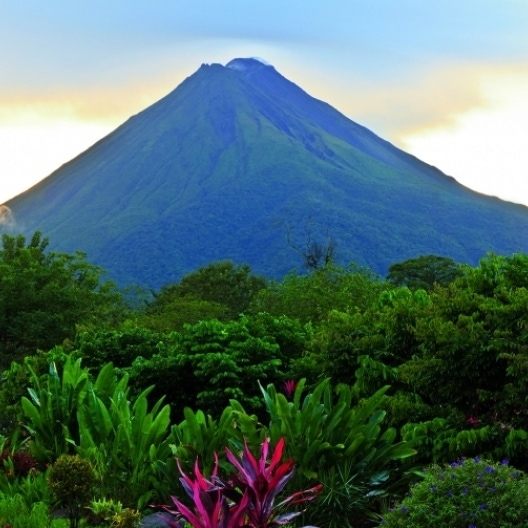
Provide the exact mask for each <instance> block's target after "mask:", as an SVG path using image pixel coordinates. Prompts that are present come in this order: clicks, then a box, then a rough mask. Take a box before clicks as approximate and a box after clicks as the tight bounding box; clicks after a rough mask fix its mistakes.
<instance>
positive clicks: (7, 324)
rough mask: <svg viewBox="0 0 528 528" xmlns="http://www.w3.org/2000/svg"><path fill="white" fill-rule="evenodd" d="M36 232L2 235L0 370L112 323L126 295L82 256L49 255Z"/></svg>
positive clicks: (52, 253) (45, 243)
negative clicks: (80, 328)
mask: <svg viewBox="0 0 528 528" xmlns="http://www.w3.org/2000/svg"><path fill="white" fill-rule="evenodd" d="M47 247H48V239H47V238H43V237H42V235H41V233H40V232H39V231H36V232H35V233H34V234H33V236H32V238H31V240H30V241H29V243H27V245H26V239H25V237H24V236H22V235H16V236H11V235H7V234H4V235H3V236H2V249H1V250H0V369H2V370H3V369H4V368H6V367H7V366H8V365H9V363H10V361H12V360H17V359H20V358H21V357H23V356H25V355H28V354H34V353H35V352H36V351H37V349H41V350H49V349H51V348H52V347H53V346H54V345H57V344H61V343H62V342H63V341H64V340H65V339H73V338H74V336H75V333H76V329H77V327H78V325H82V326H84V327H86V328H90V327H93V326H95V325H100V324H103V323H105V324H108V322H109V321H110V322H112V320H113V317H114V316H116V313H118V312H119V311H120V310H121V308H122V305H121V295H120V294H119V292H118V291H117V289H116V287H115V285H114V284H113V283H111V282H105V283H103V282H102V281H101V275H102V270H101V269H100V268H99V267H97V266H94V265H92V264H89V263H88V262H87V261H86V258H85V255H84V254H83V253H79V252H77V253H75V254H74V255H68V254H64V253H56V252H47V251H46V249H47Z"/></svg>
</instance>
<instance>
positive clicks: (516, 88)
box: [402, 71, 528, 204]
mask: <svg viewBox="0 0 528 528" xmlns="http://www.w3.org/2000/svg"><path fill="white" fill-rule="evenodd" d="M481 91H482V93H481V96H482V98H483V100H484V101H485V104H482V105H478V106H477V107H476V108H474V109H470V110H468V111H466V112H461V113H458V114H455V115H454V116H453V118H452V119H451V120H450V122H449V123H442V122H441V121H440V122H438V123H437V124H436V126H430V127H428V129H426V130H422V131H417V132H415V133H411V134H409V135H407V136H403V138H402V141H403V144H404V147H406V148H407V150H408V151H411V152H413V153H414V154H415V155H416V156H417V157H419V158H420V159H422V160H423V161H426V162H428V163H431V164H433V165H436V166H438V167H439V168H441V170H442V171H444V172H445V173H447V174H449V175H452V176H454V177H455V178H456V179H457V180H458V181H459V182H461V183H463V184H464V185H466V186H468V187H471V188H472V189H474V190H477V191H480V192H482V193H485V194H491V195H495V196H498V197H500V198H503V199H505V200H508V201H512V202H516V203H524V204H528V177H527V176H528V148H527V146H526V127H527V125H528V71H526V72H518V73H515V72H510V73H504V72H498V73H497V74H496V75H493V74H489V75H488V76H487V77H485V78H483V79H482V83H481Z"/></svg>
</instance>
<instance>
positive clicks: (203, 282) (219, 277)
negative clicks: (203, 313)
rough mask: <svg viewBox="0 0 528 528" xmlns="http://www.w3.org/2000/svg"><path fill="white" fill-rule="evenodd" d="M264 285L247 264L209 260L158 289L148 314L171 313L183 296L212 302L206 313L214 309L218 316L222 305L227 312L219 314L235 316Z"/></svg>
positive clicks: (233, 317) (229, 316)
mask: <svg viewBox="0 0 528 528" xmlns="http://www.w3.org/2000/svg"><path fill="white" fill-rule="evenodd" d="M265 285H266V280H265V279H264V278H263V277H261V276H258V275H253V274H252V273H251V268H250V267H249V265H248V264H242V265H235V264H234V263H233V262H232V261H230V260H223V261H220V262H213V263H211V264H208V265H207V266H204V267H202V268H199V269H198V270H197V271H194V272H192V273H190V274H189V275H186V276H185V277H183V278H182V279H181V281H180V282H179V283H177V284H169V285H167V286H164V287H163V288H161V290H160V292H159V293H156V294H155V299H154V301H153V302H152V303H151V305H150V306H149V309H148V313H150V314H153V313H157V314H163V313H167V312H171V311H172V308H173V306H174V305H176V306H181V302H178V301H177V300H178V299H182V298H183V299H187V300H188V301H189V300H200V301H207V302H208V303H213V304H210V305H209V309H208V313H211V312H212V311H213V312H214V311H216V313H217V317H219V316H220V315H222V313H221V312H222V311H223V310H222V309H221V307H222V306H223V307H226V308H227V314H223V315H225V316H227V318H229V319H236V318H237V317H238V316H239V315H240V314H242V313H244V312H245V311H246V310H247V309H248V307H249V304H250V302H251V300H252V299H253V297H254V296H255V295H256V294H257V292H258V291H260V290H261V289H263V288H264V287H265ZM218 312H220V313H218ZM188 322H189V323H194V322H197V321H188Z"/></svg>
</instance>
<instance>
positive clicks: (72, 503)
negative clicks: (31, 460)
mask: <svg viewBox="0 0 528 528" xmlns="http://www.w3.org/2000/svg"><path fill="white" fill-rule="evenodd" d="M48 485H49V487H50V490H51V492H52V493H53V495H54V496H55V497H56V499H57V501H58V502H59V504H60V505H61V506H63V507H65V508H66V509H67V511H68V517H69V519H70V527H71V528H77V527H78V526H79V521H80V519H81V512H82V511H83V509H84V508H85V506H87V505H88V504H89V503H90V499H91V498H92V494H93V490H94V486H95V472H94V469H93V467H92V465H91V464H90V463H89V462H88V461H86V460H83V459H82V458H81V457H79V456H78V455H61V456H60V457H59V458H58V459H57V460H56V462H55V463H54V464H53V466H52V468H51V471H50V474H49V480H48Z"/></svg>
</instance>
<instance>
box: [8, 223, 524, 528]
mask: <svg viewBox="0 0 528 528" xmlns="http://www.w3.org/2000/svg"><path fill="white" fill-rule="evenodd" d="M432 260H434V262H436V263H438V262H441V263H442V265H443V264H447V265H448V268H449V270H451V271H450V273H451V272H452V273H451V274H448V278H447V279H446V280H445V281H440V280H436V279H435V280H433V282H432V283H431V282H429V283H428V285H427V288H420V287H416V284H415V283H413V282H412V281H414V280H415V279H416V276H417V270H416V266H417V265H418V267H419V263H420V262H424V269H423V270H422V271H423V273H424V274H425V275H424V276H429V275H428V274H429V271H430V270H429V265H430V264H431V261H432ZM402 264H405V265H402V266H399V267H398V266H397V267H396V268H394V269H396V270H399V272H401V273H403V274H404V275H400V276H399V278H398V281H400V282H401V284H406V285H405V286H404V285H397V284H396V280H395V279H394V278H392V280H388V281H383V280H382V279H380V278H379V277H377V276H374V275H372V274H371V273H370V272H369V271H368V270H365V269H362V268H359V267H356V266H353V265H351V266H350V267H348V268H341V267H335V266H331V265H330V266H326V267H323V268H320V269H316V270H314V271H312V272H310V273H307V274H305V275H302V274H298V273H295V272H292V273H290V274H289V275H287V276H286V277H285V278H284V279H283V280H282V281H267V280H265V279H264V278H262V277H259V276H254V275H253V274H252V273H251V270H250V269H249V267H248V266H237V265H235V264H233V263H231V262H219V263H213V264H211V265H210V266H206V267H204V268H202V269H200V270H198V271H197V272H196V273H193V274H191V275H190V276H189V277H187V278H184V279H182V281H181V283H178V284H173V285H167V286H166V287H164V288H162V289H161V290H160V291H159V292H154V295H153V296H152V298H151V299H150V300H149V301H148V302H147V304H144V305H141V303H136V304H135V305H134V306H133V307H130V306H129V307H126V306H125V305H124V303H123V301H122V296H121V295H120V294H119V292H118V291H117V289H116V288H115V287H114V286H113V284H112V283H104V282H102V280H101V276H102V272H101V270H99V269H98V268H94V267H92V266H91V265H90V264H88V263H87V262H86V260H85V258H84V257H83V256H75V257H72V256H69V255H57V254H53V253H47V252H46V240H45V239H42V238H41V235H40V234H38V233H36V234H35V235H34V237H33V239H32V240H31V241H30V242H29V243H26V241H25V240H24V239H22V238H20V237H4V240H3V250H2V251H1V252H0V266H1V267H2V270H3V275H2V276H1V278H0V280H1V281H2V282H1V283H0V284H1V286H2V291H1V292H0V301H1V302H2V303H3V306H2V308H1V310H2V312H1V313H2V314H3V315H2V318H0V330H1V332H0V350H1V355H0V363H1V364H2V365H3V366H4V371H3V374H2V382H1V385H0V409H1V411H0V436H1V437H2V438H0V441H3V444H2V445H3V448H2V449H3V451H2V453H1V454H0V461H1V466H0V492H1V493H4V494H6V493H7V494H10V495H9V496H12V495H13V496H14V495H15V494H17V493H18V494H19V495H21V496H25V497H27V501H28V502H27V504H28V507H29V506H30V505H31V504H32V503H35V504H36V503H39V502H46V501H49V500H51V499H50V492H49V489H48V488H47V486H46V480H45V478H44V477H39V476H38V475H43V474H44V473H43V472H44V471H45V469H44V466H43V465H44V464H50V465H51V464H53V463H55V461H56V460H58V458H59V457H60V456H62V455H68V456H74V455H78V456H80V457H81V458H82V459H85V460H87V461H89V462H90V464H91V465H92V466H93V468H94V472H95V478H96V484H95V486H96V489H97V490H98V493H99V494H100V497H101V499H102V498H109V499H112V500H115V501H119V503H122V504H123V506H124V507H125V508H132V509H139V510H142V511H144V510H145V509H146V508H147V506H148V504H152V503H155V502H156V503H159V504H161V503H167V500H168V496H169V495H170V494H174V493H180V492H182V491H183V490H182V489H181V487H180V481H179V478H180V473H179V472H178V468H177V466H176V464H175V463H174V458H175V457H176V458H177V459H178V460H179V463H180V466H181V468H182V470H183V471H184V472H185V473H186V474H190V473H192V472H193V464H194V462H195V461H196V460H197V459H198V460H199V463H200V467H201V468H202V471H203V472H204V475H206V476H207V475H209V474H210V472H212V471H215V469H214V468H215V467H216V468H217V470H218V471H224V472H228V471H229V470H230V469H232V468H230V464H229V461H228V460H227V459H226V458H225V457H222V456H220V459H219V461H218V465H217V462H216V459H215V457H216V456H217V455H218V454H219V453H223V452H225V448H226V447H228V448H229V449H230V450H231V451H232V452H235V451H236V452H240V451H241V450H242V449H244V446H245V445H247V446H248V449H251V451H252V452H253V453H257V452H258V451H259V449H261V447H262V445H263V442H264V441H265V439H266V438H269V441H270V443H271V446H272V447H273V448H274V447H275V446H276V445H278V443H279V442H281V441H282V440H281V439H284V441H285V446H284V456H285V457H289V458H291V459H292V460H293V461H294V463H295V466H296V470H297V471H296V474H295V476H292V478H291V480H290V483H289V486H291V488H289V492H292V491H294V488H295V489H305V488H311V487H313V486H315V485H317V483H319V482H322V483H323V484H324V486H323V488H322V491H321V495H320V496H318V497H317V499H315V500H314V501H311V502H310V504H309V506H308V507H307V511H306V513H305V515H304V516H303V519H302V522H303V523H305V524H316V525H317V526H329V527H333V526H338V525H341V526H347V525H349V526H352V525H353V526H369V525H372V524H373V523H376V522H377V521H379V519H380V517H379V515H381V514H382V513H383V512H382V510H383V504H385V502H384V501H387V500H389V499H390V497H396V498H401V497H402V496H403V495H404V494H405V491H406V490H407V489H408V483H409V479H410V478H412V475H414V474H415V473H416V472H415V468H416V467H420V468H421V467H424V466H426V465H428V464H431V463H433V462H434V463H437V464H443V463H449V462H451V461H452V460H457V459H458V458H459V457H475V456H483V457H486V458H487V459H489V460H501V459H502V458H504V457H506V458H508V459H509V461H510V463H511V465H512V466H514V467H515V468H519V469H520V470H523V471H527V470H528V456H527V455H526V453H527V452H528V450H527V447H528V412H527V411H526V404H527V402H528V382H527V381H526V380H527V379H528V376H527V371H528V367H527V365H528V319H527V315H526V314H528V256H526V255H524V254H514V255H512V256H509V257H506V256H499V255H494V254H488V255H487V256H486V257H484V258H483V259H482V260H481V261H480V262H479V265H478V266H475V267H471V266H467V265H456V266H453V265H452V263H450V262H446V261H444V260H440V261H438V260H437V259H436V258H435V259H431V258H430V256H429V257H427V258H426V259H425V260H423V261H422V260H420V259H414V260H413V262H410V263H409V262H406V263H402ZM408 264H410V267H408V266H407V265H408ZM418 271H420V270H418ZM405 273H408V276H405ZM418 275H419V273H418ZM37 285H39V286H40V285H41V286H42V291H41V290H40V289H39V288H37ZM10 288H11V289H10ZM24 288H27V290H24ZM37 290H38V291H37ZM8 294H9V295H8ZM46 295H50V296H52V295H55V296H56V297H46ZM51 298H53V299H54V300H53V303H52V301H51V300H50V299H51ZM17 299H18V300H19V301H20V304H19V306H17V303H16V301H17ZM187 303H190V304H187ZM186 306H187V307H188V306H193V307H198V306H201V307H202V308H204V307H207V309H206V310H205V311H203V312H201V313H202V314H207V313H208V314H209V315H210V316H211V317H204V318H197V313H198V312H197V311H196V310H194V309H190V310H189V311H188V312H187V311H186V308H185V307H186ZM20 328H23V329H24V328H25V329H27V331H26V332H23V331H22V330H20ZM43 328H46V329H48V328H49V333H48V332H44V333H43V330H42V329H43ZM13 359H17V360H16V361H12V360H13ZM2 467H3V469H2ZM24 468H25V469H24ZM32 468H33V469H32ZM37 468H38V469H37ZM38 471H40V473H38ZM13 478H15V481H13V480H10V479H13ZM9 490H11V491H9ZM179 497H183V495H182V496H179ZM0 498H2V496H1V495H0ZM17 500H18V499H17ZM182 500H183V499H182ZM345 503H346V504H348V505H353V506H343V505H344V504H345ZM343 508H344V509H343ZM134 511H135V510H134ZM332 512H333V513H334V516H333V517H332ZM376 519H377V521H376ZM369 523H370V524H369Z"/></svg>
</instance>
